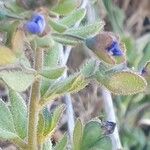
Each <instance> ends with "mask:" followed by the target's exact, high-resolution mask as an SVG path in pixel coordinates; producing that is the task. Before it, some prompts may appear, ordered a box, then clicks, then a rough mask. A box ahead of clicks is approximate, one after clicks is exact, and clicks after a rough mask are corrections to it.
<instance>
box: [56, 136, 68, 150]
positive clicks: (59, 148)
mask: <svg viewBox="0 0 150 150" xmlns="http://www.w3.org/2000/svg"><path fill="white" fill-rule="evenodd" d="M66 148H67V135H66V134H65V135H64V136H63V138H62V139H61V140H60V141H59V142H58V143H57V144H56V146H55V148H54V150H66Z"/></svg>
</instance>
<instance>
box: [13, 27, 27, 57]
mask: <svg viewBox="0 0 150 150" xmlns="http://www.w3.org/2000/svg"><path fill="white" fill-rule="evenodd" d="M24 39H25V34H24V32H23V30H20V29H18V30H17V31H16V32H14V33H13V37H12V41H11V43H12V51H13V52H14V53H15V54H16V56H20V55H21V54H22V53H23V46H24Z"/></svg>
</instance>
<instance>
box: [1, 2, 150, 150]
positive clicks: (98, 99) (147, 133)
mask: <svg viewBox="0 0 150 150" xmlns="http://www.w3.org/2000/svg"><path fill="white" fill-rule="evenodd" d="M91 8H92V10H94V13H95V17H96V19H101V20H104V21H105V31H112V32H114V33H116V34H117V35H119V36H120V38H121V40H122V41H123V42H124V43H125V45H126V48H127V64H128V66H129V67H131V68H132V69H133V70H135V71H137V72H141V70H142V68H143V66H144V65H145V63H146V62H147V61H149V60H150V0H90V8H88V7H87V11H88V13H87V16H86V17H85V19H84V20H83V22H82V24H85V23H86V22H87V20H90V19H92V16H91V17H90V14H89V13H90V11H91ZM89 57H90V56H89V54H87V51H86V48H85V47H84V46H82V45H79V46H78V47H75V48H73V50H72V51H71V54H70V57H69V60H68V63H67V65H68V67H69V72H70V73H72V72H75V71H77V70H78V68H79V67H80V66H81V65H82V64H83V62H84V61H85V60H86V59H87V58H89ZM0 90H1V91H3V90H4V89H3V88H0ZM1 93H4V92H1ZM0 97H1V98H2V99H3V100H7V96H6V95H5V93H4V94H3V95H1V96H0ZM71 98H72V106H73V113H74V116H75V119H76V118H78V117H79V118H80V119H81V120H82V121H83V122H88V121H89V120H90V119H92V118H95V117H100V118H104V119H105V118H106V114H105V111H104V106H103V100H104V99H105V97H104V96H103V95H102V89H101V87H100V86H98V85H97V84H95V83H93V82H92V83H90V84H89V85H88V86H87V87H86V88H85V89H83V90H82V91H80V92H79V93H77V94H72V95H71ZM112 99H113V104H114V109H115V113H116V119H117V125H118V129H119V135H120V140H121V144H122V147H123V150H150V91H147V92H145V93H139V94H136V95H133V96H115V95H112ZM60 103H64V98H61V99H60V100H56V101H55V102H54V103H53V104H52V105H51V106H50V109H53V108H55V107H56V106H57V105H59V104H60ZM67 121H68V116H67V113H64V115H63V116H62V119H61V122H60V124H59V130H57V131H56V132H55V134H54V136H53V142H54V143H55V142H56V141H58V139H60V137H61V136H62V134H63V133H64V132H66V131H67ZM1 147H2V148H3V149H5V150H6V149H7V150H11V149H12V147H8V143H2V144H1ZM6 147H7V148H6Z"/></svg>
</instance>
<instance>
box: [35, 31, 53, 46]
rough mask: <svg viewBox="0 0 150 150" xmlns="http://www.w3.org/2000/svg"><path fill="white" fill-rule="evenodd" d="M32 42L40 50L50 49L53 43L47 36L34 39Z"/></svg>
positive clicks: (49, 36)
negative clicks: (40, 48)
mask: <svg viewBox="0 0 150 150" xmlns="http://www.w3.org/2000/svg"><path fill="white" fill-rule="evenodd" d="M34 42H35V43H36V44H37V47H42V48H52V47H53V45H54V41H53V39H52V37H51V35H49V34H48V35H46V36H43V37H35V39H34Z"/></svg>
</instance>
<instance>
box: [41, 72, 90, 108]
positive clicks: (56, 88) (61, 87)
mask: <svg viewBox="0 0 150 150" xmlns="http://www.w3.org/2000/svg"><path fill="white" fill-rule="evenodd" d="M87 84H88V81H87V80H85V78H84V76H83V75H81V74H79V73H76V74H74V75H72V76H69V77H68V78H66V79H61V80H59V81H56V82H55V83H54V84H52V85H51V87H50V88H49V90H48V91H47V92H46V94H45V95H44V100H41V101H40V104H41V106H45V105H46V104H47V103H48V102H49V101H50V100H52V99H54V98H56V97H60V96H62V95H64V94H65V93H67V92H69V93H74V92H78V91H79V90H81V89H83V88H84V87H85V86H86V85H87Z"/></svg>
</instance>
